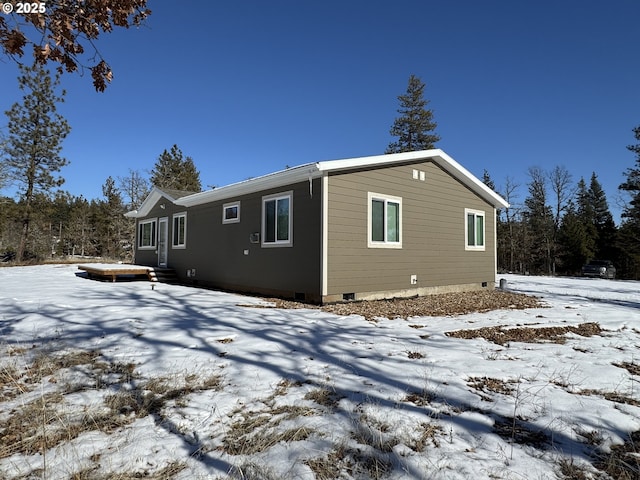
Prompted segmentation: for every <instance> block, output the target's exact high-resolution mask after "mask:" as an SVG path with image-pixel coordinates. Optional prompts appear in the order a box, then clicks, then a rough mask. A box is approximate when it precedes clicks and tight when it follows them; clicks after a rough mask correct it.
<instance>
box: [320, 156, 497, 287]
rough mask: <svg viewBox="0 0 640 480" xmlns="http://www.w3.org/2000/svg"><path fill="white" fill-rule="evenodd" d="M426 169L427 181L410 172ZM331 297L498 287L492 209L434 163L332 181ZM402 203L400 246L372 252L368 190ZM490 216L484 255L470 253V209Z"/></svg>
mask: <svg viewBox="0 0 640 480" xmlns="http://www.w3.org/2000/svg"><path fill="white" fill-rule="evenodd" d="M414 168H415V169H418V170H422V171H425V172H426V181H420V180H415V179H413V178H412V170H413V169H414ZM328 184H329V191H328V195H329V204H330V208H329V215H328V252H329V260H328V266H327V267H328V272H327V279H328V290H327V293H328V295H340V294H343V293H351V292H379V291H380V292H381V291H397V290H404V289H411V288H415V286H412V285H411V284H410V275H412V274H415V275H418V285H417V287H435V286H443V285H468V284H480V283H482V282H488V283H490V284H491V285H493V282H494V280H495V270H494V268H495V267H494V265H495V264H494V241H493V240H494V239H493V237H494V234H493V227H494V224H493V214H494V213H493V207H492V206H491V205H489V204H487V203H486V202H485V201H483V200H482V199H480V198H479V197H478V196H477V195H476V194H474V193H473V192H471V191H470V190H469V189H468V188H467V187H465V186H464V185H462V184H461V183H460V182H458V181H457V180H455V179H454V178H453V177H451V176H450V175H449V174H448V173H447V172H445V171H444V170H442V169H441V168H440V167H438V166H437V165H435V164H433V163H431V162H424V163H420V164H413V165H402V166H394V167H390V168H389V167H388V168H379V169H370V170H362V171H358V172H350V173H345V174H336V175H331V176H330V177H329V181H328ZM368 192H375V193H379V194H383V195H390V196H397V197H401V198H402V215H403V221H402V249H384V248H368V247H367V235H368V232H367V193H368ZM465 208H471V209H476V210H483V211H484V212H485V244H486V245H485V251H484V252H477V251H466V250H465V236H464V226H465V216H464V209H465Z"/></svg>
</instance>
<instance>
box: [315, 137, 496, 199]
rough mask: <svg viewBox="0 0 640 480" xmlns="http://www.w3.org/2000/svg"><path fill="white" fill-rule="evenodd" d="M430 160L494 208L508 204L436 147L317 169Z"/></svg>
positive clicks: (320, 165)
mask: <svg viewBox="0 0 640 480" xmlns="http://www.w3.org/2000/svg"><path fill="white" fill-rule="evenodd" d="M419 160H431V161H433V162H435V163H436V164H438V165H440V166H441V167H442V168H443V169H444V170H446V171H447V172H449V173H450V174H452V175H453V176H454V177H455V178H456V179H458V180H459V181H461V182H462V183H463V184H464V185H466V186H467V187H469V188H470V189H471V190H472V191H474V192H476V193H477V194H478V195H480V196H481V197H482V198H483V199H485V200H486V201H487V202H489V203H490V204H491V205H493V206H494V207H496V208H501V207H502V208H508V207H509V204H508V203H507V202H506V201H505V200H504V199H503V198H502V197H501V196H500V195H498V194H497V193H495V192H494V191H493V190H491V189H490V188H489V187H487V186H486V185H485V184H484V183H482V182H481V181H480V180H479V179H478V178H477V177H476V176H474V175H473V174H472V173H471V172H469V170H467V169H466V168H464V167H463V166H462V165H460V164H459V163H458V162H456V161H455V160H454V159H453V158H451V157H450V156H449V155H447V154H446V153H445V152H444V151H442V150H440V149H439V148H437V149H432V150H420V151H416V152H404V153H393V154H388V155H376V156H373V157H360V158H349V159H345V160H330V161H325V162H318V163H317V165H318V170H319V171H321V172H336V171H341V170H350V169H354V168H366V167H373V166H381V165H390V164H397V163H403V162H411V161H419Z"/></svg>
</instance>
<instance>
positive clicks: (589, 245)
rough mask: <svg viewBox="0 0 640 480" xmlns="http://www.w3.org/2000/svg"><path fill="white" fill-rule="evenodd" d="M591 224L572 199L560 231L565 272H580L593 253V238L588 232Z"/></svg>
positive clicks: (560, 252) (560, 254)
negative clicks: (586, 221) (582, 215)
mask: <svg viewBox="0 0 640 480" xmlns="http://www.w3.org/2000/svg"><path fill="white" fill-rule="evenodd" d="M589 226H590V224H588V223H585V222H584V221H583V219H582V218H581V216H580V214H579V213H578V209H577V208H576V205H575V204H574V203H573V202H572V201H570V202H569V204H568V206H567V209H566V213H565V214H564V216H563V217H562V223H561V224H560V230H559V232H558V243H559V245H560V248H559V257H560V259H561V261H562V267H563V271H564V273H567V274H569V275H577V274H579V273H580V268H581V267H582V265H584V264H585V263H586V262H587V260H589V258H591V256H592V255H593V253H592V252H593V239H592V238H591V237H590V236H589V234H588V230H589Z"/></svg>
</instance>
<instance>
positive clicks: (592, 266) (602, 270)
mask: <svg viewBox="0 0 640 480" xmlns="http://www.w3.org/2000/svg"><path fill="white" fill-rule="evenodd" d="M582 276H583V277H599V278H616V267H614V266H613V262H611V261H610V260H591V261H590V262H589V263H587V264H586V265H584V266H583V267H582Z"/></svg>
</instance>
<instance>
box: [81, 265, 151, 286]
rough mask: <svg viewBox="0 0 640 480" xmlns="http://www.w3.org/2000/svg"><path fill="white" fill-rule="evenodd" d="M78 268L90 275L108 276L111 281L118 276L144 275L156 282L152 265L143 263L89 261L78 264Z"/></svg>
mask: <svg viewBox="0 0 640 480" xmlns="http://www.w3.org/2000/svg"><path fill="white" fill-rule="evenodd" d="M78 269H79V270H84V271H85V272H87V274H88V275H89V278H91V277H100V278H107V279H108V278H110V279H111V281H112V282H115V281H116V278H117V277H118V276H124V275H126V276H129V277H131V276H136V275H146V276H147V278H148V279H149V281H151V282H157V281H158V279H157V277H156V273H155V270H154V268H153V267H146V266H144V265H127V264H119V263H89V264H86V265H78Z"/></svg>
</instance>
